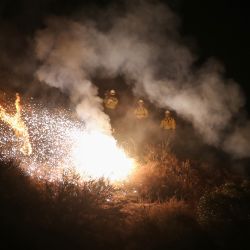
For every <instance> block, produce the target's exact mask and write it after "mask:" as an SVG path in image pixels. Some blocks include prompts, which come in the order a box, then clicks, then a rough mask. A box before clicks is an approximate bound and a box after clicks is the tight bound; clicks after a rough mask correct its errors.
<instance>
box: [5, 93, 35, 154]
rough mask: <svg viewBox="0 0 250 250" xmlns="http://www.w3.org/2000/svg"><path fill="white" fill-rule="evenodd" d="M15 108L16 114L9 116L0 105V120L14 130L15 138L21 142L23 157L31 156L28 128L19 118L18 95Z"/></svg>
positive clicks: (17, 95)
mask: <svg viewBox="0 0 250 250" xmlns="http://www.w3.org/2000/svg"><path fill="white" fill-rule="evenodd" d="M15 106H16V114H15V115H10V114H8V113H6V111H5V109H4V108H3V107H2V106H1V105H0V119H1V120H2V121H4V122H5V123H7V124H8V125H9V126H10V127H11V128H12V129H13V130H14V132H15V135H16V137H18V138H20V139H21V140H22V146H21V149H20V151H21V152H22V153H23V154H24V155H31V153H32V147H31V144H30V140H29V133H28V128H27V126H26V125H25V123H24V122H23V120H22V117H21V105H20V96H19V94H16V101H15Z"/></svg>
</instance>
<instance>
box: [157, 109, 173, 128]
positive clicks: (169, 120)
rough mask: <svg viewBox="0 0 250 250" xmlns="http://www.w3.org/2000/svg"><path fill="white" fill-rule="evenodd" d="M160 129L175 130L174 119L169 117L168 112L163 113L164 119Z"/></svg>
mask: <svg viewBox="0 0 250 250" xmlns="http://www.w3.org/2000/svg"><path fill="white" fill-rule="evenodd" d="M160 127H161V128H162V129H164V130H175V129H176V122H175V119H174V118H173V117H172V116H171V113H170V111H168V110H166V111H165V117H164V118H163V119H162V120H161V124H160Z"/></svg>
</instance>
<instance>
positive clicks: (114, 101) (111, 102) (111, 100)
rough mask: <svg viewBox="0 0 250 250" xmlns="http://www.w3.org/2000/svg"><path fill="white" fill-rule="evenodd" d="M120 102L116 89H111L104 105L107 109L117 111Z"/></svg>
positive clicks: (106, 95)
mask: <svg viewBox="0 0 250 250" xmlns="http://www.w3.org/2000/svg"><path fill="white" fill-rule="evenodd" d="M118 102H119V101H118V98H117V96H116V91H115V90H114V89H111V90H110V91H108V92H107V93H106V94H105V98H104V105H105V108H106V109H108V110H115V109H116V108H117V105H118Z"/></svg>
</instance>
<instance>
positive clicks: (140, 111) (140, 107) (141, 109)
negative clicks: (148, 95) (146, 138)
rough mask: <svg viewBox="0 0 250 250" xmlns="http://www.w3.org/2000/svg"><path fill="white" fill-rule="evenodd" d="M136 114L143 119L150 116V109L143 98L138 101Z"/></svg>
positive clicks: (139, 118)
mask: <svg viewBox="0 0 250 250" xmlns="http://www.w3.org/2000/svg"><path fill="white" fill-rule="evenodd" d="M134 114H135V117H136V118H137V119H138V120H142V119H145V118H147V117H148V110H147V109H146V107H145V105H144V101H143V100H141V99H140V100H139V101H138V102H137V106H136V108H135V110H134Z"/></svg>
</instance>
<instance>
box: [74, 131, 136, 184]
mask: <svg viewBox="0 0 250 250" xmlns="http://www.w3.org/2000/svg"><path fill="white" fill-rule="evenodd" d="M75 137H76V141H77V144H76V146H75V148H74V150H73V159H74V161H75V163H76V168H77V169H78V171H79V172H80V173H83V174H85V175H88V176H89V177H90V178H100V177H104V178H108V179H109V180H111V181H121V180H124V179H126V178H127V177H128V176H129V174H131V172H132V170H133V167H134V162H133V159H131V158H129V157H128V156H126V154H125V152H124V151H123V150H122V149H121V148H119V147H118V146H117V143H116V140H115V139H114V138H113V137H112V136H110V135H107V134H103V133H101V132H97V131H94V132H93V131H92V132H86V133H78V132H77V133H76V134H75Z"/></svg>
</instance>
